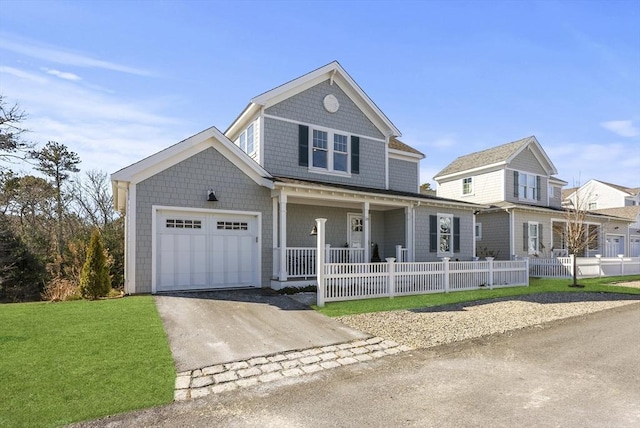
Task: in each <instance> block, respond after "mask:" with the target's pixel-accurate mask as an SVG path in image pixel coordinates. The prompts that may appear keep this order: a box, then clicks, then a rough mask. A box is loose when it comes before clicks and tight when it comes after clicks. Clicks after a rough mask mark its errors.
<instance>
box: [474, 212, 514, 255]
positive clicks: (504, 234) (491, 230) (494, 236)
mask: <svg viewBox="0 0 640 428" xmlns="http://www.w3.org/2000/svg"><path fill="white" fill-rule="evenodd" d="M476 221H477V222H478V223H482V239H481V240H479V241H476V255H477V256H478V257H480V258H485V257H495V258H496V259H498V260H509V259H510V258H511V254H509V239H510V238H509V214H508V213H506V212H504V211H500V212H494V213H486V214H483V213H481V214H479V215H478V216H477V218H476Z"/></svg>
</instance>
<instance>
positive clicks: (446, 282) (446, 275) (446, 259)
mask: <svg viewBox="0 0 640 428" xmlns="http://www.w3.org/2000/svg"><path fill="white" fill-rule="evenodd" d="M450 259H451V258H450V257H443V258H442V268H443V269H444V292H445V293H448V292H449V260H450Z"/></svg>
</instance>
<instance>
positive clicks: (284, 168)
mask: <svg viewBox="0 0 640 428" xmlns="http://www.w3.org/2000/svg"><path fill="white" fill-rule="evenodd" d="M264 139H265V151H264V167H265V169H266V170H267V171H269V172H270V173H271V174H272V175H275V176H279V175H280V176H286V177H296V178H304V179H309V180H317V181H324V182H327V183H338V184H351V185H354V186H364V187H372V188H379V189H384V188H385V176H384V170H385V161H384V155H385V149H384V145H385V143H383V142H382V141H375V140H369V139H366V138H363V137H361V138H360V174H353V175H351V177H340V176H334V175H329V174H319V173H315V172H311V171H309V168H308V167H306V166H299V165H298V125H297V124H295V123H291V122H284V121H281V120H277V119H272V118H268V117H267V118H265V120H264Z"/></svg>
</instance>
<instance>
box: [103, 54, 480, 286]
mask: <svg viewBox="0 0 640 428" xmlns="http://www.w3.org/2000/svg"><path fill="white" fill-rule="evenodd" d="M400 136H401V134H400V131H399V130H398V129H397V128H396V127H395V126H394V124H393V123H392V122H391V121H390V120H389V119H388V118H387V116H385V114H384V113H383V112H382V111H381V110H380V109H379V108H378V107H377V106H376V104H375V103H374V102H373V101H372V100H371V99H370V98H369V97H368V96H367V94H366V93H365V92H364V91H363V90H362V89H361V88H360V87H359V86H358V84H357V83H356V82H355V81H354V80H353V79H352V78H351V77H350V76H349V74H347V72H346V71H345V70H344V69H343V68H342V66H340V64H338V63H337V62H332V63H330V64H327V65H325V66H323V67H321V68H319V69H317V70H314V71H312V72H310V73H308V74H305V75H303V76H301V77H299V78H297V79H294V80H292V81H290V82H287V83H285V84H283V85H281V86H278V87H276V88H274V89H272V90H270V91H268V92H265V93H263V94H261V95H259V96H257V97H255V98H254V99H252V100H251V101H250V102H249V104H248V105H247V107H246V108H245V109H244V111H242V112H241V113H240V115H239V116H238V117H237V119H236V120H235V121H234V122H233V123H232V124H231V126H229V128H228V129H227V130H226V131H225V132H224V133H222V132H220V131H218V130H217V129H216V128H215V127H212V128H209V129H207V130H204V131H202V132H200V133H198V134H196V135H194V136H192V137H189V138H187V139H186V140H184V141H181V142H179V143H177V144H175V145H173V146H171V147H169V148H166V149H164V150H162V151H159V152H158V153H156V154H154V155H152V156H150V157H148V158H146V159H143V160H141V161H139V162H137V163H135V164H133V165H130V166H128V167H126V168H123V169H121V170H120V171H118V172H116V173H114V174H113V175H112V177H111V178H112V184H113V190H114V201H115V204H116V207H117V209H119V210H120V211H121V212H123V213H125V216H126V217H125V224H126V238H125V241H126V242H125V253H126V254H125V290H126V292H127V293H148V292H152V293H156V292H162V291H173V290H197V289H213V288H228V287H270V286H271V287H274V288H280V287H283V286H288V285H298V284H304V285H307V284H310V283H313V280H314V278H315V271H314V269H315V262H314V258H315V245H316V241H315V239H316V238H315V237H314V236H310V230H311V229H312V227H313V226H314V219H315V218H318V217H324V218H327V219H328V221H327V223H326V228H327V232H326V242H327V244H329V248H327V250H326V254H327V257H328V258H329V260H330V261H334V262H336V261H337V262H341V261H344V262H359V261H370V260H378V259H384V258H385V257H398V258H400V259H401V260H404V261H414V260H415V261H439V260H440V258H441V257H451V258H455V259H459V260H471V259H472V258H473V257H474V256H475V254H474V251H475V241H474V232H473V231H474V229H475V218H474V211H476V210H478V209H479V206H478V205H477V204H475V203H472V202H471V201H456V200H453V199H445V198H440V197H436V196H430V195H423V194H420V193H419V184H420V182H419V163H420V161H421V160H422V159H423V158H424V155H423V154H422V153H420V152H419V151H417V150H415V149H413V148H412V147H409V146H408V145H406V144H404V143H402V142H401V141H399V140H398V137H400Z"/></svg>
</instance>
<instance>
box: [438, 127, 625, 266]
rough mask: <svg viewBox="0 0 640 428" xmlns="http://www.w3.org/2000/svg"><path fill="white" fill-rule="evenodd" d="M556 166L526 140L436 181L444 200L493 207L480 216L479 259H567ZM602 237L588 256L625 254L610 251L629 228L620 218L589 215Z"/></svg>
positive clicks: (455, 165)
mask: <svg viewBox="0 0 640 428" xmlns="http://www.w3.org/2000/svg"><path fill="white" fill-rule="evenodd" d="M556 174H557V170H556V167H555V166H554V165H553V163H552V162H551V160H550V159H549V157H548V156H547V154H546V153H545V151H544V150H543V148H542V146H541V145H540V143H539V142H538V141H537V140H536V138H535V137H533V136H531V137H527V138H523V139H521V140H518V141H514V142H511V143H508V144H503V145H501V146H497V147H493V148H490V149H487V150H484V151H481V152H476V153H471V154H469V155H465V156H461V157H459V158H457V159H456V160H454V161H453V162H452V163H451V164H449V165H448V166H447V167H446V168H444V169H443V170H442V171H440V172H439V173H438V174H437V175H436V176H435V177H434V179H435V180H436V182H437V183H438V187H437V195H438V196H439V197H444V198H450V199H458V200H461V201H467V202H473V203H477V204H483V205H489V208H485V209H482V210H479V211H478V212H477V216H476V226H475V227H476V232H475V235H476V253H477V255H478V256H480V257H484V256H494V257H496V258H498V259H503V260H506V259H510V258H514V257H516V256H517V257H531V256H536V257H545V256H546V257H549V256H552V255H560V254H566V244H565V239H564V236H565V228H566V223H567V219H566V215H565V210H564V209H563V208H562V187H563V186H564V185H566V184H567V183H566V182H565V181H563V180H560V179H559V178H557V177H555V175H556ZM587 223H588V224H589V227H590V228H595V230H597V233H598V239H597V242H594V243H593V244H592V245H591V246H590V248H588V249H587V251H586V252H585V253H586V255H591V254H596V253H602V254H605V253H607V255H609V254H608V253H609V252H611V253H612V252H616V254H617V253H618V252H620V251H621V250H624V248H622V247H620V248H617V249H615V250H614V249H613V248H609V251H605V250H607V248H606V242H607V239H608V237H609V238H610V237H611V236H613V235H614V234H615V233H616V232H617V231H618V230H620V229H621V228H622V229H626V228H627V221H625V220H624V219H621V218H618V217H616V216H611V215H605V214H596V213H592V214H589V216H588V219H587Z"/></svg>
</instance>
